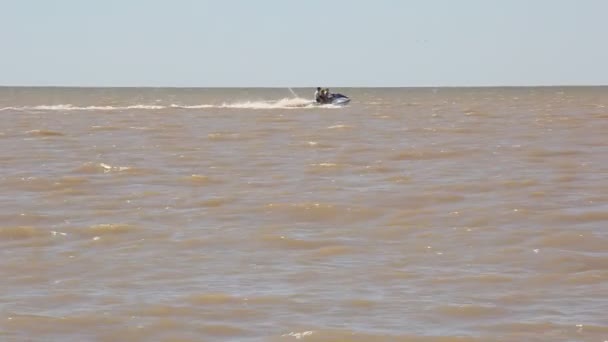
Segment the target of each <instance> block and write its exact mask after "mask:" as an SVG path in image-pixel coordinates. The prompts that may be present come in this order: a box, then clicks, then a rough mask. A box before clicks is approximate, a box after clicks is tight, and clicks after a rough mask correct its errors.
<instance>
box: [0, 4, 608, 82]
mask: <svg viewBox="0 0 608 342" xmlns="http://www.w3.org/2000/svg"><path fill="white" fill-rule="evenodd" d="M607 16H608V0H502V1H499V0H416V1H414V0H373V1H372V0H365V1H363V0H361V1H357V0H326V1H320V0H215V1H207V0H164V1H160V0H95V1H94V0H0V46H1V50H0V84H1V85H70V86H90V85H96V86H220V87H223V86H264V87H265V86H281V87H282V86H291V87H296V86H317V85H321V86H329V87H336V86H441V85H444V86H458V85H465V86H472V85H558V84H559V85H564V84H571V85H580V84H608V43H607V42H608V20H607V19H606V18H607Z"/></svg>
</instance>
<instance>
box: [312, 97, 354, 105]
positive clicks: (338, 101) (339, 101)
mask: <svg viewBox="0 0 608 342" xmlns="http://www.w3.org/2000/svg"><path fill="white" fill-rule="evenodd" d="M349 102H350V98H349V97H348V96H345V95H342V94H331V95H330V96H329V98H328V99H327V100H326V101H324V102H321V103H319V104H321V105H324V104H331V105H335V106H343V105H346V104H348V103H349Z"/></svg>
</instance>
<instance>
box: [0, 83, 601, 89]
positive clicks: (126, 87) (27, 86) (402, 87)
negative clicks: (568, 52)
mask: <svg viewBox="0 0 608 342" xmlns="http://www.w3.org/2000/svg"><path fill="white" fill-rule="evenodd" d="M316 87H317V86H305V85H299V86H170V85H164V86H161V85H123V86H120V85H114V86H111V85H62V84H55V85H4V84H0V88H72V89H286V88H294V89H301V88H316ZM596 87H598V88H599V87H608V84H529V85H524V84H522V85H415V86H414V85H403V86H377V85H376V86H362V85H358V86H340V85H331V86H330V88H348V89H355V88H359V89H364V88H367V89H373V88H377V89H404V88H406V89H407V88H409V89H428V88H596Z"/></svg>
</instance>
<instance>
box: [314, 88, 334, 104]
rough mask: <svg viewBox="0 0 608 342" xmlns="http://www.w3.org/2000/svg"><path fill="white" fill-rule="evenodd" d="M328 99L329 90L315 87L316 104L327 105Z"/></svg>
mask: <svg viewBox="0 0 608 342" xmlns="http://www.w3.org/2000/svg"><path fill="white" fill-rule="evenodd" d="M330 97H331V95H330V93H329V88H321V87H317V91H315V101H316V102H317V103H322V104H323V103H329V102H330V100H331V99H330Z"/></svg>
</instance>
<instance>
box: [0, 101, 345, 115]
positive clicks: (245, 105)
mask: <svg viewBox="0 0 608 342" xmlns="http://www.w3.org/2000/svg"><path fill="white" fill-rule="evenodd" d="M319 107H321V108H340V106H335V105H331V104H328V105H321V106H319V105H316V104H315V103H313V102H312V101H311V100H308V99H304V98H283V99H280V100H273V101H243V102H231V103H227V102H223V103H221V104H194V105H184V104H175V103H172V104H168V105H158V104H154V105H150V104H134V105H128V106H101V105H90V106H76V105H72V104H55V105H37V106H11V107H3V108H0V111H11V110H12V111H58V112H65V111H121V110H164V109H213V108H215V109H297V108H319Z"/></svg>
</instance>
